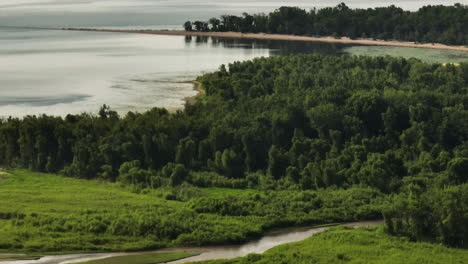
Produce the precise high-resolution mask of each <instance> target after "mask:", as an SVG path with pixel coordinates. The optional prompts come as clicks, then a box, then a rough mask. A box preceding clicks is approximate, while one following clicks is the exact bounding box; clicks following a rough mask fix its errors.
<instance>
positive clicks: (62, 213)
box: [0, 170, 262, 253]
mask: <svg viewBox="0 0 468 264" xmlns="http://www.w3.org/2000/svg"><path fill="white" fill-rule="evenodd" d="M9 173H10V174H2V175H0V177H1V178H0V252H7V253H11V252H26V253H31V252H40V253H67V252H101V251H134V250H150V249H157V248H161V247H168V246H174V245H182V244H184V243H185V242H184V241H180V240H179V241H176V239H177V238H178V237H179V235H180V234H184V238H185V239H191V237H195V238H198V237H202V238H201V239H200V242H196V243H197V244H202V243H205V242H206V240H213V241H215V242H212V243H218V242H219V243H222V242H224V241H226V240H229V238H233V237H234V238H236V237H241V236H245V234H247V233H249V232H252V230H255V232H259V231H258V230H261V225H262V221H252V220H251V219H250V218H249V217H243V218H239V217H231V216H219V215H215V214H196V213H195V212H194V211H193V210H191V209H189V208H187V206H186V203H184V202H180V201H175V200H168V199H166V198H165V197H164V196H165V194H166V193H167V192H172V193H174V192H177V191H174V190H164V189H159V190H141V191H139V193H134V192H132V190H131V188H129V187H121V186H120V185H118V184H111V183H104V182H99V181H89V180H80V179H73V178H66V177H62V176H58V175H51V174H44V173H35V172H30V171H26V170H13V171H10V172H9ZM226 192H227V191H226V190H220V189H207V190H206V191H204V190H202V189H197V190H196V196H199V195H202V196H209V195H210V193H213V195H214V196H216V195H221V194H222V193H226ZM242 192H243V191H241V190H236V191H232V194H240V193H242ZM245 192H248V193H251V192H253V191H245ZM190 195H192V194H191V193H189V194H188V196H190ZM174 219H178V220H177V221H174ZM207 226H209V228H211V229H207V228H206V227H207ZM231 231H232V232H233V235H231V234H230V232H231ZM207 234H212V236H207ZM239 239H245V238H239ZM190 241H193V240H190ZM187 243H195V242H187ZM206 243H210V242H209V241H208V242H206ZM231 243H232V242H231Z"/></svg>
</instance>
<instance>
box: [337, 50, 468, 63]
mask: <svg viewBox="0 0 468 264" xmlns="http://www.w3.org/2000/svg"><path fill="white" fill-rule="evenodd" d="M344 51H345V52H347V53H349V54H351V55H366V56H386V55H388V56H394V57H404V58H407V59H408V58H416V59H419V60H421V61H424V62H427V63H461V62H467V61H468V53H467V52H463V51H452V50H437V49H421V48H406V47H385V46H353V47H349V48H346V49H344Z"/></svg>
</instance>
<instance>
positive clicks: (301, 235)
mask: <svg viewBox="0 0 468 264" xmlns="http://www.w3.org/2000/svg"><path fill="white" fill-rule="evenodd" d="M382 223H383V222H382V221H364V222H354V223H347V224H344V226H348V227H363V226H377V225H381V224H382ZM328 229H330V227H316V228H294V229H287V230H282V231H277V232H273V233H270V234H267V235H265V236H263V237H262V238H260V239H258V240H254V241H251V242H247V243H245V244H242V245H233V246H213V247H191V248H169V249H160V250H155V251H145V252H132V253H128V252H118V253H83V254H69V255H53V256H45V257H42V258H41V259H39V260H19V261H0V263H1V264H69V263H79V262H84V261H89V260H97V259H105V258H109V257H117V256H128V255H138V254H143V253H170V252H193V253H199V254H200V255H197V256H193V257H189V258H185V259H181V260H177V261H172V262H168V264H169V263H171V264H176V263H188V262H193V261H202V260H211V259H230V258H236V257H242V256H245V255H248V254H251V253H263V252H265V251H267V250H269V249H271V248H273V247H275V246H278V245H281V244H286V243H291V242H296V241H300V240H304V239H306V238H308V237H309V236H311V235H314V234H317V233H320V232H323V231H325V230H328Z"/></svg>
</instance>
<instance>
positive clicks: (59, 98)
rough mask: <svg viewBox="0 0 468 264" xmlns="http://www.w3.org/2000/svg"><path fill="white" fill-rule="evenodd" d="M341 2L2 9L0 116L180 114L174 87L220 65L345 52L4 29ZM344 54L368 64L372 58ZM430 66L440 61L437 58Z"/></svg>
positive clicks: (89, 0)
mask: <svg viewBox="0 0 468 264" xmlns="http://www.w3.org/2000/svg"><path fill="white" fill-rule="evenodd" d="M342 1H343V0H339V1H335V0H327V1H323V0H317V1H305V0H304V1H300V0H296V1H245V0H240V1H235V2H234V1H226V0H222V1H193V0H180V1H177V0H171V1H169V0H166V1H162V0H131V1H130V0H112V1H110V0H84V1H83V0H2V1H0V116H3V117H5V116H19V117H21V116H24V115H29V114H41V113H46V114H55V115H66V114H68V113H81V112H85V111H86V112H96V111H97V110H98V109H99V107H100V106H101V105H103V104H107V105H110V106H111V107H112V108H114V109H115V110H117V111H118V112H119V113H121V114H124V113H126V112H127V111H143V110H146V109H149V108H151V107H153V106H160V107H166V108H169V109H171V110H174V109H178V108H181V107H182V106H183V104H184V100H183V99H184V98H185V97H189V96H193V95H194V94H195V92H194V91H193V87H192V85H191V84H187V83H180V82H181V81H187V80H193V79H194V78H195V77H196V76H198V75H200V74H201V73H203V72H207V71H212V70H215V69H217V68H218V67H219V65H221V64H226V63H230V62H233V61H237V60H247V59H251V58H254V57H259V56H272V55H278V54H287V53H291V52H324V53H342V52H343V51H344V49H345V48H350V47H349V46H343V45H331V44H325V43H298V42H290V43H287V42H281V41H249V40H239V41H233V40H219V39H210V38H193V39H186V38H185V37H181V36H156V35H137V34H116V33H96V32H94V33H93V32H64V31H53V30H26V29H19V28H9V27H10V26H15V27H20V26H27V27H30V26H34V27H54V28H61V27H98V28H99V27H101V28H180V25H181V24H182V23H183V22H184V21H185V20H187V19H191V20H194V19H207V18H209V17H212V16H219V15H221V14H225V13H230V14H240V13H242V12H244V11H247V12H270V11H272V10H274V9H276V8H278V7H279V6H282V5H293V6H300V7H303V8H312V7H323V6H330V5H336V4H338V3H339V2H342ZM345 2H346V3H347V4H348V5H349V6H351V7H369V6H372V7H374V6H386V5H389V4H396V5H399V6H401V7H403V8H405V9H411V10H415V9H417V8H419V7H420V6H422V5H425V4H437V3H443V4H453V3H455V2H463V1H461V0H458V1H447V0H446V1H429V0H427V1H426V0H421V1H414V0H413V1H412V0H400V1H386V0H383V1H371V0H354V1H345ZM350 52H351V53H354V52H356V53H357V54H362V53H364V54H375V53H379V52H380V49H379V50H377V51H372V50H370V51H369V50H367V49H364V50H362V48H361V49H357V50H356V49H355V50H351V51H350ZM380 53H381V52H380ZM384 54H386V53H384ZM409 54H412V52H409ZM423 57H424V55H423ZM440 60H442V61H444V60H446V58H445V57H444V54H442V59H440Z"/></svg>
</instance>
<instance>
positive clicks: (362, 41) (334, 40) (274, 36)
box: [64, 28, 468, 52]
mask: <svg viewBox="0 0 468 264" xmlns="http://www.w3.org/2000/svg"><path fill="white" fill-rule="evenodd" d="M64 30H72V31H94V32H112V33H133V34H153V35H171V36H200V37H218V38H244V39H265V40H288V41H311V42H327V43H342V44H359V45H372V46H393V47H410V48H426V49H439V50H454V51H466V52H468V47H464V46H449V45H444V44H438V43H425V44H419V43H414V42H402V41H385V40H373V39H350V38H347V37H342V38H333V37H308V36H295V35H280V34H264V33H240V32H197V31H184V30H119V29H81V28H66V29H64Z"/></svg>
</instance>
